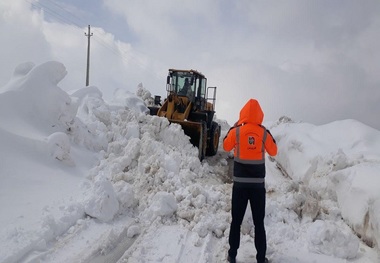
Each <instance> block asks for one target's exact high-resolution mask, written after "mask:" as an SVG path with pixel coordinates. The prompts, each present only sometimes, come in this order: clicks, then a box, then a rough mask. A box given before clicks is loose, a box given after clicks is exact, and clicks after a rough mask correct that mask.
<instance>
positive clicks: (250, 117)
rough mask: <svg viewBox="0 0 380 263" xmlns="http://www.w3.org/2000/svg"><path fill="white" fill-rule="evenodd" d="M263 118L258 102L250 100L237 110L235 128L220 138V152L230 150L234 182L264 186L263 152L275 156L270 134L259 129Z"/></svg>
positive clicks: (273, 141)
mask: <svg viewBox="0 0 380 263" xmlns="http://www.w3.org/2000/svg"><path fill="white" fill-rule="evenodd" d="M263 118H264V113H263V111H262V110H261V107H260V105H259V103H258V101H257V100H254V99H250V100H249V101H248V102H247V103H246V104H245V105H244V107H243V108H242V109H241V111H240V118H239V121H238V122H237V124H236V126H234V127H232V128H231V129H230V131H229V132H228V133H227V135H226V137H225V138H224V141H223V148H224V150H225V151H231V150H234V161H235V165H234V166H235V168H234V182H238V183H242V184H244V183H247V184H256V183H257V184H263V183H264V177H265V152H268V154H269V155H271V156H275V155H276V154H277V145H276V143H275V140H274V138H273V137H272V135H271V134H270V132H269V131H267V129H266V128H265V127H264V126H262V125H261V123H262V121H263ZM236 166H238V167H236Z"/></svg>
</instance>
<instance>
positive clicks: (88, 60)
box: [84, 25, 93, 87]
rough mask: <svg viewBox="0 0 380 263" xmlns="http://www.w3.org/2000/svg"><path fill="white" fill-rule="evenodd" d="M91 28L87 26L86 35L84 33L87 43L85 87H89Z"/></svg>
mask: <svg viewBox="0 0 380 263" xmlns="http://www.w3.org/2000/svg"><path fill="white" fill-rule="evenodd" d="M90 30H91V27H90V25H88V33H84V35H85V36H86V37H87V38H88V43H87V72H86V87H87V86H89V85H90V37H92V35H93V34H92V33H91V32H90Z"/></svg>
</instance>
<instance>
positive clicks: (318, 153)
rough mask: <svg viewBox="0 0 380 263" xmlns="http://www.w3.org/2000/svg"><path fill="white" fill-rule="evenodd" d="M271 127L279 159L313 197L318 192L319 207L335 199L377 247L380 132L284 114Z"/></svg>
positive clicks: (358, 230) (345, 122) (361, 234)
mask: <svg viewBox="0 0 380 263" xmlns="http://www.w3.org/2000/svg"><path fill="white" fill-rule="evenodd" d="M270 128H271V131H273V134H274V136H275V138H276V140H277V143H278V146H279V153H278V156H277V157H276V160H277V161H278V162H279V164H280V165H281V166H282V167H283V169H284V170H285V171H286V172H287V174H288V175H289V176H290V177H291V178H292V179H294V180H295V181H296V182H298V183H299V184H300V185H302V187H304V188H305V189H308V191H309V194H308V195H309V196H311V195H313V194H314V198H315V197H316V198H315V201H316V202H318V203H319V204H318V205H319V206H318V208H317V211H316V212H318V213H320V212H321V211H323V210H326V211H328V210H329V209H328V208H327V207H326V206H328V204H329V200H335V201H337V202H338V204H339V208H340V212H339V213H341V216H342V217H343V218H344V219H345V220H346V222H347V223H348V225H350V226H351V227H352V228H353V229H354V230H355V232H356V233H357V234H358V236H359V237H361V238H362V239H363V240H364V241H366V242H367V243H368V244H370V245H373V244H375V245H376V244H377V246H378V245H379V244H380V239H379V234H378V233H380V228H379V223H378V221H377V220H378V215H379V214H380V210H379V205H378V200H379V199H380V177H379V176H378V171H379V170H380V131H378V130H375V129H373V128H371V127H368V126H366V125H364V124H362V123H360V122H358V121H355V120H343V121H336V122H332V123H329V124H326V125H321V126H315V125H312V124H307V123H294V122H293V121H291V120H289V119H286V118H283V119H281V120H279V121H278V122H277V123H275V124H272V127H270ZM324 206H325V207H324ZM316 215H317V213H315V216H316Z"/></svg>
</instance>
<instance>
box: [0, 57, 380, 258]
mask: <svg viewBox="0 0 380 263" xmlns="http://www.w3.org/2000/svg"><path fill="white" fill-rule="evenodd" d="M65 75H66V70H65V68H64V66H63V65H62V64H61V63H58V62H47V63H45V64H42V65H38V66H35V65H34V64H32V63H26V64H23V65H20V66H19V67H18V68H17V69H16V70H15V74H14V77H13V78H12V79H11V80H10V82H9V83H8V84H7V85H6V86H5V87H3V88H1V89H0V120H1V121H0V144H1V148H0V160H1V166H0V196H1V198H0V207H1V208H0V209H1V213H0V224H1V226H2V227H1V229H0V245H1V250H0V262H4V263H9V262H223V261H225V256H226V250H227V248H228V245H227V244H228V242H227V239H228V232H229V223H230V197H231V196H230V195H231V181H230V178H229V177H228V176H229V169H230V168H229V167H230V165H229V164H230V159H229V158H228V153H225V152H223V150H222V149H221V148H220V149H219V152H218V154H217V155H216V156H214V157H210V158H207V159H206V160H204V161H203V162H200V161H199V160H198V158H197V155H198V151H197V150H196V149H195V148H194V147H193V146H192V145H191V144H190V143H189V141H188V137H187V136H186V135H185V134H184V133H183V131H182V129H181V128H180V126H178V125H176V124H172V125H169V122H168V121H167V120H166V119H163V118H158V117H153V116H148V115H146V107H145V106H144V101H146V100H147V99H148V98H147V97H146V96H147V94H149V92H148V91H146V90H145V89H144V88H143V87H142V86H139V87H138V90H137V92H136V94H138V96H136V95H133V94H132V93H131V92H129V91H123V90H117V91H116V92H115V99H114V101H112V102H105V101H104V100H103V98H102V94H101V92H100V91H99V90H98V89H97V88H96V87H86V88H81V89H79V90H74V91H72V92H70V94H67V93H66V92H64V91H62V90H61V89H60V88H59V87H58V86H57V85H58V83H59V81H60V80H61V79H62V78H63V77H64V76H65ZM217 121H219V122H220V123H221V124H222V129H223V131H222V138H223V136H224V134H225V133H226V132H227V130H228V128H229V127H228V125H227V123H226V122H225V121H221V120H217ZM267 127H268V128H270V129H271V131H272V134H273V135H274V136H275V138H276V140H277V142H278V146H279V154H278V156H277V157H276V158H275V159H268V160H267V182H266V184H267V192H268V195H267V197H268V199H267V211H266V228H267V236H268V257H269V258H270V259H271V260H272V262H274V263H276V262H278V263H280V262H281V263H284V262H285V263H294V262H296V263H297V262H333V263H334V262H346V259H350V262H362V263H364V262H377V261H379V257H378V252H379V245H378V244H379V241H380V234H379V233H380V230H379V225H380V218H379V214H380V213H379V212H380V205H379V200H380V198H379V194H378V193H379V192H380V191H379V190H380V184H379V181H380V179H379V177H378V176H377V171H378V170H379V163H380V145H379V142H380V132H379V131H377V130H374V129H372V128H370V127H368V126H365V125H363V124H362V123H360V122H358V121H355V120H343V121H336V122H334V123H330V124H326V125H323V126H314V125H312V124H307V123H295V122H292V121H290V120H289V119H286V118H283V119H281V120H279V121H278V122H271V123H268V126H267ZM248 211H249V210H248ZM251 221H252V220H251V215H250V213H249V212H247V214H246V218H245V220H244V222H243V226H242V240H241V249H239V254H238V261H239V262H249V261H253V260H254V257H255V249H254V244H253V226H252V223H251ZM350 227H351V228H350ZM358 236H360V237H361V239H359V238H358ZM371 247H372V248H371Z"/></svg>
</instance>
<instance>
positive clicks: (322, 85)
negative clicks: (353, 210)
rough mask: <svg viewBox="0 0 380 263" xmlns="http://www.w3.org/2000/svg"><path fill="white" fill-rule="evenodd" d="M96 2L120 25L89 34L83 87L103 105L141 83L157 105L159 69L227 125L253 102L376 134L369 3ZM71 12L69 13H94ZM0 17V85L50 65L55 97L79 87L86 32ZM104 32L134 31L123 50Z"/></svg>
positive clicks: (376, 40) (4, 9) (16, 14)
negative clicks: (26, 66)
mask: <svg viewBox="0 0 380 263" xmlns="http://www.w3.org/2000/svg"><path fill="white" fill-rule="evenodd" d="M62 1H63V0H62ZM57 3H62V5H63V4H65V8H66V7H70V4H71V5H73V4H74V3H71V2H70V1H68V0H65V1H63V2H57ZM103 3H104V5H103V6H99V7H98V9H100V10H104V9H103V8H104V7H107V8H108V10H107V11H108V12H109V13H111V14H113V15H114V17H113V18H107V17H101V18H99V21H105V20H107V19H109V20H107V21H114V20H113V19H114V18H115V17H123V18H124V19H123V20H118V22H119V23H117V24H114V26H113V27H112V30H107V28H106V27H107V26H108V28H110V25H109V24H108V25H105V26H104V27H102V26H99V27H95V26H94V27H93V29H92V32H93V33H94V36H93V37H92V38H91V66H90V69H91V70H90V84H92V85H96V86H98V87H99V88H100V89H101V90H102V91H103V93H105V95H106V96H110V94H112V92H113V90H114V89H116V88H127V89H129V90H130V91H132V92H133V91H134V90H135V88H136V86H137V85H138V84H139V83H140V82H142V83H143V84H144V85H145V86H146V88H148V89H150V90H151V91H152V93H153V94H157V95H162V96H165V93H166V92H165V75H166V72H167V69H168V68H189V69H190V68H192V69H197V70H200V71H201V72H203V73H204V74H205V75H206V76H207V77H208V82H209V85H210V86H217V87H218V93H217V102H216V103H217V116H218V117H219V118H223V119H227V120H228V121H229V122H230V124H232V123H233V122H234V121H235V120H236V118H237V117H238V114H239V110H240V108H241V107H242V105H243V104H244V103H245V102H246V101H247V100H248V98H249V97H255V98H258V99H259V100H260V102H261V103H262V106H263V109H264V111H265V113H266V118H265V119H266V120H276V119H277V118H279V117H280V116H282V115H290V116H291V117H293V118H294V119H296V120H304V121H308V122H313V123H316V124H320V123H326V122H330V121H333V120H336V119H346V118H355V119H358V120H360V121H362V122H364V123H366V124H369V125H372V126H374V127H376V128H378V129H379V128H380V123H379V121H378V118H377V116H376V113H377V112H379V111H380V106H379V105H380V104H379V103H378V101H379V99H380V90H379V88H378V87H379V85H380V77H379V74H378V72H379V70H380V63H379V62H378V61H380V51H379V50H378V46H380V31H379V30H378V28H379V26H380V18H378V17H377V14H378V13H379V12H380V2H378V1H376V0H366V1H364V2H360V3H359V2H357V1H334V2H331V1H317V2H316V1H299V0H293V1H286V2H284V1H281V2H278V1H249V0H241V1H234V2H231V1H216V0H207V1H202V0H197V1H190V2H178V1H175V0H164V1H149V0H143V1H130V0H128V1H125V0H123V1H121V0H103ZM75 5H76V6H74V7H73V9H72V10H79V11H80V10H86V11H87V12H89V11H88V10H92V9H94V7H93V6H92V7H91V8H89V7H88V6H86V5H88V3H75ZM0 10H1V18H0V22H1V23H0V28H1V32H2V34H3V35H7V36H9V37H8V38H6V39H4V38H2V39H1V40H0V41H1V46H2V49H1V51H0V52H1V55H2V57H4V58H5V61H3V62H2V63H0V69H2V70H1V72H0V83H4V82H6V80H7V79H8V78H9V76H10V74H11V72H10V70H12V69H13V68H14V67H15V66H16V65H18V64H19V63H20V62H24V61H28V60H31V61H33V62H35V63H40V62H43V61H45V60H58V61H61V62H63V63H64V64H65V65H66V67H67V70H68V76H67V78H66V79H65V80H64V81H63V82H62V83H61V84H62V86H64V87H63V88H65V89H69V88H73V89H76V88H78V87H80V86H81V85H84V83H85V66H86V48H87V41H86V38H85V36H84V32H86V31H87V28H85V27H83V28H78V27H76V26H73V25H67V24H61V23H59V22H46V21H44V16H43V15H42V14H41V13H38V12H36V11H34V12H32V11H31V10H30V5H29V4H28V2H26V1H22V0H16V1H10V0H7V1H5V2H4V1H2V3H1V5H0ZM67 10H69V9H67ZM58 11H59V10H58ZM83 12H84V11H83ZM106 13H107V12H105V14H106ZM120 21H124V23H120ZM110 31H112V32H124V31H125V32H133V33H132V34H131V35H130V36H129V37H130V38H131V39H130V40H131V41H130V43H126V42H122V41H120V40H119V39H121V38H120V37H118V36H114V35H113V34H111V33H110ZM3 32H4V33H3ZM132 38H133V39H132ZM15 46H16V47H17V48H15Z"/></svg>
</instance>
